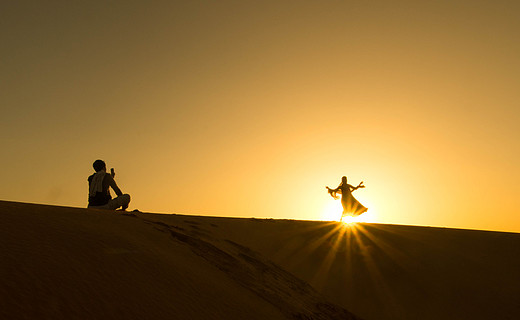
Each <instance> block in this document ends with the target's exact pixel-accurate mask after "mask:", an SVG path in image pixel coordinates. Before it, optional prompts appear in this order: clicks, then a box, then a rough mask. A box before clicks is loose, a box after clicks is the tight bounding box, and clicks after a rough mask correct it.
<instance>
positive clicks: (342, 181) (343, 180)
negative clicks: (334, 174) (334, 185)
mask: <svg viewBox="0 0 520 320" xmlns="http://www.w3.org/2000/svg"><path fill="white" fill-rule="evenodd" d="M341 183H343V184H346V183H347V177H345V176H343V178H341Z"/></svg>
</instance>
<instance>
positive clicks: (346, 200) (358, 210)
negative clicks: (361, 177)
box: [325, 176, 368, 221]
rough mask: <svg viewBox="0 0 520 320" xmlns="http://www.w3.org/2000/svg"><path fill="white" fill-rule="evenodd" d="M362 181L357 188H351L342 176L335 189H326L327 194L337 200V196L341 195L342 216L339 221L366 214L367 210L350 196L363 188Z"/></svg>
mask: <svg viewBox="0 0 520 320" xmlns="http://www.w3.org/2000/svg"><path fill="white" fill-rule="evenodd" d="M364 187H365V186H364V185H363V181H361V182H360V183H359V185H358V186H357V187H354V186H351V185H350V184H348V183H347V177H345V176H343V178H341V183H340V184H339V186H338V187H337V188H336V189H331V188H329V187H325V188H327V190H328V192H329V194H330V195H331V196H332V197H333V198H334V199H335V200H337V199H338V198H339V197H338V196H337V194H338V193H339V194H341V205H342V206H343V214H342V215H341V219H340V221H342V220H343V217H344V216H353V217H356V216H359V215H360V214H362V213H364V212H366V211H367V210H368V208H366V207H364V206H363V205H362V204H361V203H359V201H357V200H356V198H354V196H353V195H352V191H355V190H357V189H359V188H364Z"/></svg>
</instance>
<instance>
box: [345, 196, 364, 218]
mask: <svg viewBox="0 0 520 320" xmlns="http://www.w3.org/2000/svg"><path fill="white" fill-rule="evenodd" d="M341 205H342V206H343V216H353V217H357V216H359V215H360V214H362V213H364V212H366V211H367V210H368V208H366V207H365V206H363V205H362V204H361V203H359V201H357V200H356V198H354V197H353V196H352V195H351V194H349V195H343V197H341Z"/></svg>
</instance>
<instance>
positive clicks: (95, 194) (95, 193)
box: [87, 160, 130, 210]
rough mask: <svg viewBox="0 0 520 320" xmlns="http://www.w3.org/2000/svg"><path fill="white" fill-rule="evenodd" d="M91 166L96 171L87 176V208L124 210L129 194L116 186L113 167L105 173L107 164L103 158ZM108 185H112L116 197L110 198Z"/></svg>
mask: <svg viewBox="0 0 520 320" xmlns="http://www.w3.org/2000/svg"><path fill="white" fill-rule="evenodd" d="M93 167H94V170H96V173H94V174H93V175H91V176H90V177H88V186H89V194H88V207H87V208H93V209H107V210H116V209H117V208H121V209H122V210H126V208H128V204H129V203H130V195H128V194H123V193H122V192H121V189H119V187H118V186H117V184H116V181H115V180H114V176H115V172H114V168H112V169H111V170H110V171H111V173H110V174H109V173H107V172H106V170H107V166H106V164H105V162H104V161H103V160H96V161H94V164H93ZM109 187H112V189H113V190H114V192H115V193H116V195H117V198H115V199H112V196H111V195H110V191H109V190H108V188H109Z"/></svg>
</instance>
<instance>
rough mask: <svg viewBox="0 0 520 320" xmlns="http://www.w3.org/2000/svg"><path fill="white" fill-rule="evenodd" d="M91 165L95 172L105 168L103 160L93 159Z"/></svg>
mask: <svg viewBox="0 0 520 320" xmlns="http://www.w3.org/2000/svg"><path fill="white" fill-rule="evenodd" d="M92 166H93V167H94V170H96V172H98V171H101V170H103V169H106V168H107V165H106V164H105V161H103V160H96V161H94V164H93V165H92Z"/></svg>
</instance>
